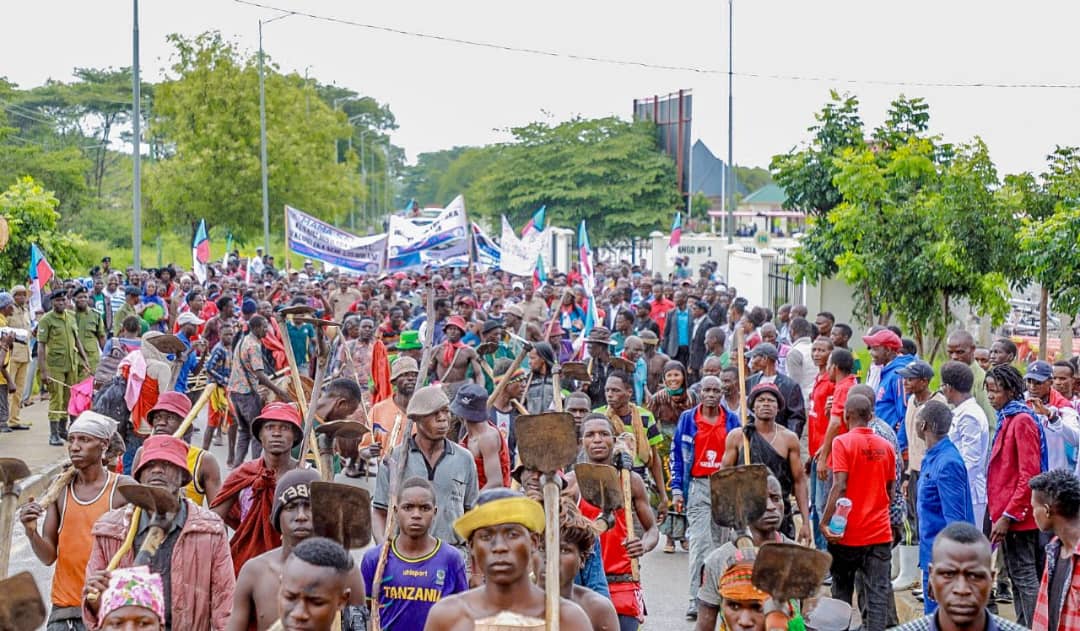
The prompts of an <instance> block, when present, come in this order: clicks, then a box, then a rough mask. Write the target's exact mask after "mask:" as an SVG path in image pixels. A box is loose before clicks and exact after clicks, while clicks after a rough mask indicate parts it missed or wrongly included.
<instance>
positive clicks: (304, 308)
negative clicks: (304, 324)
mask: <svg viewBox="0 0 1080 631" xmlns="http://www.w3.org/2000/svg"><path fill="white" fill-rule="evenodd" d="M278 313H280V314H281V315H283V316H297V315H311V314H313V313H315V308H314V307H309V306H308V305H292V306H289V307H285V308H284V309H281V310H280V311H278Z"/></svg>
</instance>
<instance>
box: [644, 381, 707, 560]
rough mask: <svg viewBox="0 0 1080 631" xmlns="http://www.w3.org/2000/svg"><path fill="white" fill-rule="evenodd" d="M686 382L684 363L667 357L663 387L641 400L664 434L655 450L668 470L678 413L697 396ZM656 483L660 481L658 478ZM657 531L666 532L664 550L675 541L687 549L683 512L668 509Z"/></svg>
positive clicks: (695, 400) (691, 403) (671, 550)
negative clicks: (645, 399) (662, 439)
mask: <svg viewBox="0 0 1080 631" xmlns="http://www.w3.org/2000/svg"><path fill="white" fill-rule="evenodd" d="M689 385H690V384H689V379H688V378H687V375H686V367H685V366H683V364H682V362H678V361H675V360H672V361H669V362H668V363H666V364H664V383H663V387H661V388H660V389H659V390H658V391H657V392H655V393H654V394H653V395H652V396H650V397H649V399H648V401H646V403H645V407H647V408H649V411H650V412H652V413H653V416H654V417H655V418H656V420H657V421H659V423H660V433H662V434H663V435H664V443H663V444H662V445H661V446H660V448H659V450H658V452H659V454H660V457H661V458H662V459H663V463H664V471H671V467H670V462H669V459H670V458H671V441H672V439H673V438H674V436H675V426H676V425H677V424H678V422H679V415H680V414H682V413H683V412H684V411H685V410H689V409H690V408H692V407H694V406H695V405H697V403H698V401H697V397H696V396H695V395H694V394H693V393H692V392H691V391H690V388H688V387H687V386H689ZM668 482H669V480H667V481H664V484H667V483H668ZM657 483H658V484H660V482H659V481H658V482H657ZM668 497H671V490H670V489H668ZM660 532H661V533H663V534H665V535H667V542H666V543H665V544H664V552H666V553H668V554H670V553H672V552H675V542H676V541H678V542H679V543H680V544H681V545H682V547H683V549H684V550H686V549H689V544H688V542H687V540H686V515H685V514H683V513H675V512H674V510H669V511H668V516H667V518H666V519H664V523H662V524H660Z"/></svg>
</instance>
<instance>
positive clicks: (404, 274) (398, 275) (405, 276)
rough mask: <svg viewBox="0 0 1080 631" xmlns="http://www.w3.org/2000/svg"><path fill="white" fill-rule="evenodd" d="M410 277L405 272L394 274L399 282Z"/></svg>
mask: <svg viewBox="0 0 1080 631" xmlns="http://www.w3.org/2000/svg"><path fill="white" fill-rule="evenodd" d="M408 277H409V275H408V274H406V273H405V272H394V278H396V279H397V280H405V279H406V278H408Z"/></svg>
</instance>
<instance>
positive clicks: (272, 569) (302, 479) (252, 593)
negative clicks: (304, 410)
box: [228, 469, 364, 631]
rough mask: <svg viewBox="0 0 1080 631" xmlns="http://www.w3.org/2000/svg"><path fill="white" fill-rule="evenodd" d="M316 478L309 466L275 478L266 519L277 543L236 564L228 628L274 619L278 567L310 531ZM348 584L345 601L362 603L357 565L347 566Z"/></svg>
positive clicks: (264, 625) (237, 630) (265, 624)
mask: <svg viewBox="0 0 1080 631" xmlns="http://www.w3.org/2000/svg"><path fill="white" fill-rule="evenodd" d="M318 479H319V474H318V472H316V471H314V470H313V469H293V470H292V471H289V472H288V473H286V474H285V475H283V476H281V479H280V480H278V483H277V488H275V489H274V508H273V511H272V512H271V514H270V522H271V523H272V524H273V526H274V528H275V529H276V530H277V531H278V532H280V533H281V546H280V547H278V548H274V549H273V550H270V551H268V552H264V553H262V554H260V555H259V556H256V557H252V558H251V559H249V560H248V562H247V563H245V564H244V567H242V568H240V575H239V576H238V577H237V578H236V591H234V592H233V610H232V615H231V616H230V617H229V627H228V631H245V630H246V629H258V631H265V630H266V629H268V628H270V627H271V626H272V625H273V624H274V623H275V622H276V621H277V620H278V591H279V590H280V589H281V572H282V568H284V566H285V561H286V560H287V559H288V558H289V554H291V553H292V550H293V548H294V547H295V546H296V544H298V543H300V542H301V541H303V540H305V539H307V538H308V537H310V536H311V535H312V534H313V532H314V530H313V529H314V524H313V521H312V515H311V483H312V482H313V481H315V480H318ZM348 587H349V590H350V593H349V605H351V606H354V607H359V606H362V605H363V604H364V581H363V578H362V577H361V576H360V568H359V567H357V566H353V567H352V569H350V570H349V579H348Z"/></svg>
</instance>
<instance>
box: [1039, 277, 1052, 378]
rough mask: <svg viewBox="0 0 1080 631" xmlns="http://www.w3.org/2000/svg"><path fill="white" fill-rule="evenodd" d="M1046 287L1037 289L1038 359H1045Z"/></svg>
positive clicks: (1047, 295)
mask: <svg viewBox="0 0 1080 631" xmlns="http://www.w3.org/2000/svg"><path fill="white" fill-rule="evenodd" d="M1049 298H1050V296H1049V294H1048V293H1047V291H1046V287H1042V288H1041V289H1040V290H1039V359H1040V360H1042V361H1046V316H1047V313H1046V309H1047V303H1048V302H1049Z"/></svg>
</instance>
